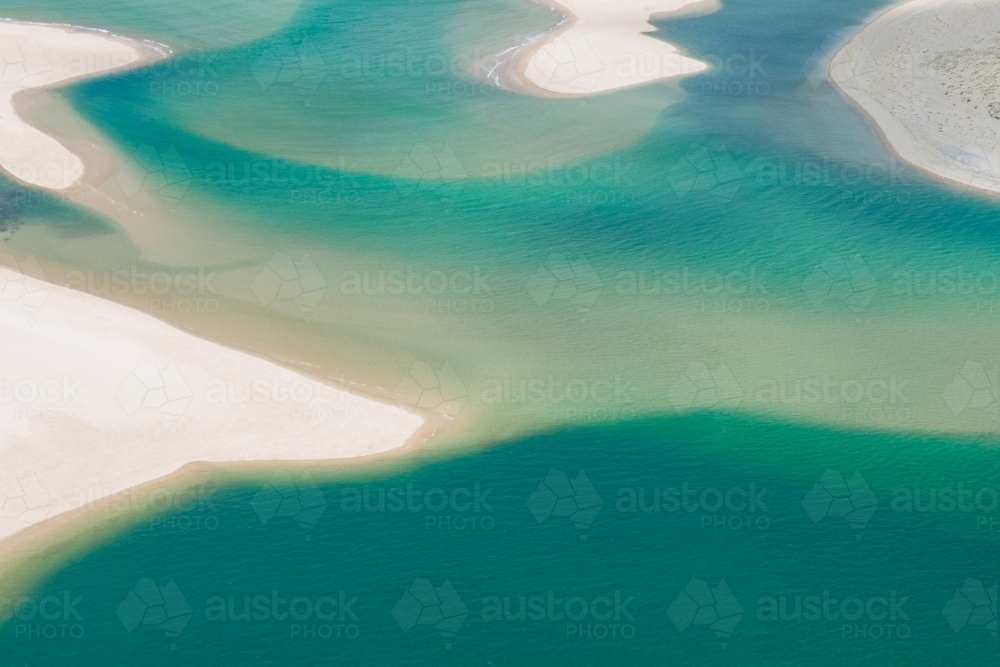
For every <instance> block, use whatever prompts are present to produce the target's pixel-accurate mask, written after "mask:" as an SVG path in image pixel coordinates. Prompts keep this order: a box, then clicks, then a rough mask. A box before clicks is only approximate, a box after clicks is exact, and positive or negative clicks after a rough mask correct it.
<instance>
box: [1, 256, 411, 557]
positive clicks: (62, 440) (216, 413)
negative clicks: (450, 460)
mask: <svg viewBox="0 0 1000 667" xmlns="http://www.w3.org/2000/svg"><path fill="white" fill-rule="evenodd" d="M4 263H5V264H7V265H8V266H9V265H10V258H7V261H5V262H4ZM19 265H20V266H21V268H23V269H25V270H28V267H30V266H31V262H21V263H20V264H19ZM0 332H2V337H0V338H2V345H0V539H4V538H7V537H10V536H12V535H14V534H16V533H18V532H19V531H21V530H23V529H24V528H27V527H28V526H31V525H33V524H36V523H38V522H41V521H44V520H45V519H48V518H49V517H52V516H55V515H57V514H61V513H63V512H66V511H69V510H72V509H75V508H78V507H81V506H83V505H85V504H87V503H90V502H92V501H95V500H99V499H101V498H105V497H108V496H110V495H113V494H115V493H118V492H121V491H123V490H126V489H130V488H132V487H135V486H137V485H140V484H143V483H145V482H149V481H152V480H156V479H159V478H161V477H164V476H166V475H169V474H171V473H173V472H175V471H177V470H178V469H179V468H181V467H182V466H184V465H185V464H187V463H190V462H196V461H205V462H230V461H232V462H248V461H307V460H328V459H343V458H347V457H359V456H365V455H371V454H376V453H380V452H385V451H388V450H392V449H395V448H399V447H402V446H403V444H404V443H406V442H407V441H408V440H409V439H410V438H411V436H413V435H414V433H415V432H416V431H417V429H418V428H419V427H420V426H421V425H422V424H423V419H422V418H421V417H419V416H417V415H414V414H411V413H410V412H408V411H406V410H403V409H401V408H398V407H396V406H393V405H387V404H383V403H380V402H378V401H375V400H372V399H368V398H365V397H362V396H359V395H357V394H354V393H352V392H349V391H346V390H344V389H342V388H337V387H334V386H331V385H328V384H324V383H321V382H317V381H315V380H313V379H311V378H308V377H306V376H304V375H301V374H299V373H295V372H292V371H289V370H287V369H285V368H283V367H280V366H278V365H276V364H273V363H270V362H268V361H264V360H262V359H259V358H257V357H253V356H251V355H249V354H245V353H242V352H238V351H235V350H232V349H229V348H227V347H224V346H222V345H218V344H216V343H212V342H209V341H206V340H202V339H200V338H197V337H195V336H192V335H190V334H187V333H185V332H183V331H181V330H179V329H175V328H174V327H172V326H170V325H168V324H166V323H164V322H162V321H160V320H158V319H156V318H154V317H152V316H149V315H146V314H144V313H141V312H139V311H136V310H132V309H130V308H126V307H124V306H121V305H118V304H116V303H113V302H110V301H106V300H103V299H100V298H97V297H94V296H91V295H88V294H84V293H81V292H76V291H73V290H69V289H66V288H62V287H56V286H54V285H51V284H49V283H47V282H43V281H40V280H35V279H33V278H27V277H25V276H24V275H23V274H22V273H19V272H16V271H12V270H9V269H0Z"/></svg>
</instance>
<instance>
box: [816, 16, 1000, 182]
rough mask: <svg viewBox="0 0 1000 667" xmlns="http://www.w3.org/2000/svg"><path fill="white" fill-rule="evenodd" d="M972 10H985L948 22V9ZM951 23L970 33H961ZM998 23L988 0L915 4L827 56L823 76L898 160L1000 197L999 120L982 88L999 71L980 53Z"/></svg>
mask: <svg viewBox="0 0 1000 667" xmlns="http://www.w3.org/2000/svg"><path fill="white" fill-rule="evenodd" d="M967 11H980V12H982V13H983V14H982V15H981V16H980V17H979V19H980V20H976V19H970V18H968V17H965V16H964V14H963V18H964V20H963V21H962V22H961V23H959V22H958V21H957V17H955V18H956V21H952V22H949V21H948V19H949V18H950V17H949V16H948V14H949V12H956V13H959V12H967ZM990 20H992V23H991V22H990ZM955 23H959V25H960V26H961V28H964V29H965V32H964V33H961V32H960V33H958V34H957V35H956V34H955V32H954V31H953V28H955V25H953V24H955ZM926 24H929V25H926ZM942 26H944V29H942ZM997 29H1000V12H997V11H995V10H993V11H991V7H990V5H989V4H988V3H984V2H979V1H977V0H957V1H956V0H909V1H907V2H903V3H900V4H897V5H894V6H892V7H890V8H888V9H886V10H885V11H883V12H881V13H879V14H878V15H877V16H875V17H874V18H873V19H872V20H870V21H869V22H868V23H867V24H865V25H864V27H863V28H862V29H861V30H860V31H859V32H857V33H856V34H855V35H854V36H852V37H851V38H850V39H849V40H848V41H847V43H846V44H844V46H843V47H842V48H841V49H840V50H839V51H838V52H837V53H836V54H835V55H834V57H833V58H832V59H831V60H830V63H829V65H828V67H827V78H828V79H829V81H830V82H831V84H832V85H833V87H834V88H835V89H836V90H837V91H838V92H839V93H841V94H842V95H843V96H844V97H845V98H847V100H848V101H849V102H851V103H852V104H853V105H854V106H855V107H856V108H858V109H859V110H860V111H861V112H862V114H864V115H865V117H866V118H867V119H868V120H869V122H871V124H872V125H873V127H874V128H875V130H876V131H877V132H878V134H879V137H880V138H881V139H882V142H883V143H884V144H885V145H886V146H887V147H888V148H889V149H890V150H891V151H892V152H893V153H894V154H895V155H896V156H897V157H898V158H899V159H901V160H903V161H904V162H906V163H907V164H909V165H910V166H912V167H914V168H916V169H918V170H919V171H922V172H924V173H926V174H927V175H929V176H931V177H933V178H935V179H937V180H939V181H942V182H944V183H946V184H947V185H948V186H949V187H951V188H952V189H955V190H958V191H966V190H973V191H976V192H979V193H981V194H989V195H994V196H995V195H1000V140H998V139H997V129H1000V119H998V118H997V116H993V115H992V113H993V111H989V109H990V106H991V105H992V104H993V102H991V100H990V97H989V93H990V92H992V91H990V90H988V89H984V87H983V86H982V85H981V81H982V80H987V81H988V80H991V79H995V78H996V75H997V74H1000V71H998V70H994V71H992V72H990V71H986V70H984V69H983V65H984V61H977V60H976V58H975V56H976V55H977V54H981V53H984V52H986V48H981V49H980V50H979V51H977V47H987V46H989V45H988V41H987V40H988V39H989V37H990V35H991V34H995V33H996V30H997ZM991 30H992V32H991ZM931 38H935V39H934V41H931ZM980 40H981V41H980ZM959 54H961V55H959ZM986 64H987V65H991V64H992V63H986ZM996 99H997V101H998V102H1000V98H996ZM994 111H1000V109H996V108H994ZM998 115H1000V114H998Z"/></svg>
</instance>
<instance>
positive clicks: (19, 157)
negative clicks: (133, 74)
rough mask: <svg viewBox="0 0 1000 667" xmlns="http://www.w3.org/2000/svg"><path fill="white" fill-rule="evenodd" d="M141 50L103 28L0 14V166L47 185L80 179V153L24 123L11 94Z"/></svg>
mask: <svg viewBox="0 0 1000 667" xmlns="http://www.w3.org/2000/svg"><path fill="white" fill-rule="evenodd" d="M146 55H147V54H146V52H145V51H144V50H143V49H142V47H141V45H140V44H139V43H138V42H130V41H128V40H125V39H123V38H118V37H114V36H111V35H108V34H105V33H100V32H96V31H84V30H77V29H73V28H70V27H62V26H52V25H39V24H31V23H17V22H14V21H6V20H0V167H3V169H4V171H6V172H8V173H10V174H11V175H13V176H14V177H15V178H17V179H18V180H20V181H23V182H25V183H28V184H29V185H35V186H39V187H43V188H49V189H52V190H63V189H66V188H68V187H70V186H71V185H73V184H74V183H76V182H77V181H78V180H80V178H81V177H82V176H83V162H82V161H81V160H80V158H79V157H77V156H76V155H74V154H73V153H72V152H71V151H70V150H69V149H67V148H66V147H65V146H63V145H62V144H61V143H60V142H59V141H58V140H56V139H55V138H53V137H50V136H48V135H47V134H45V133H43V132H41V131H40V130H37V129H35V128H34V127H32V126H31V125H29V124H28V123H26V122H25V121H24V120H23V119H22V118H21V117H20V116H19V115H18V114H17V111H16V110H15V108H14V96H15V95H16V94H17V93H19V92H21V91H22V90H25V89H28V88H40V87H44V86H53V85H59V84H64V83H66V82H68V81H72V80H75V79H81V78H86V77H89V76H94V75H96V74H100V73H103V72H110V71H112V70H117V69H121V68H123V67H128V66H129V65H132V64H133V63H136V62H138V61H140V60H143V59H145V58H146Z"/></svg>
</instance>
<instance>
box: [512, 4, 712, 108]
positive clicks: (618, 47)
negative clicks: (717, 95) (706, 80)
mask: <svg viewBox="0 0 1000 667" xmlns="http://www.w3.org/2000/svg"><path fill="white" fill-rule="evenodd" d="M545 2H546V4H550V5H552V6H553V7H555V8H557V9H559V10H562V11H564V12H565V13H566V14H567V16H566V19H565V20H564V21H563V22H562V23H560V24H559V25H558V26H556V28H555V29H554V30H553V31H552V32H550V33H548V34H546V35H543V36H542V37H541V38H539V39H538V40H537V41H536V42H534V43H532V44H530V45H529V46H528V47H527V48H526V49H525V50H524V51H523V52H522V53H521V54H520V58H519V62H518V64H517V73H518V74H519V79H521V80H522V81H523V82H524V83H525V84H527V85H529V86H534V87H536V88H538V89H541V90H543V91H545V92H548V93H556V94H559V95H572V96H581V95H592V94H596V93H605V92H609V91H612V90H617V89H620V88H628V87H631V86H636V85H640V84H644V83H650V82H652V81H657V80H660V79H667V78H672V77H678V76H685V75H689V74H696V73H698V72H701V71H703V70H705V69H707V68H708V65H706V64H705V63H703V62H701V61H699V60H695V59H694V58H689V57H687V56H685V55H683V54H681V53H680V52H679V51H678V49H677V47H675V46H673V45H671V44H668V43H667V42H664V41H662V40H660V39H656V38H655V37H651V36H649V35H648V34H645V33H650V32H654V31H655V30H656V28H654V27H653V26H652V25H651V24H650V23H649V20H650V17H652V16H654V15H657V14H666V13H674V12H680V11H682V10H685V9H690V8H691V6H693V5H706V6H709V7H710V8H715V7H717V5H715V4H713V3H711V2H709V3H706V2H704V0H656V1H655V2H653V3H649V2H645V1H643V0H638V1H637V0H622V1H621V2H607V1H606V0H559V1H558V2H553V1H552V0H545Z"/></svg>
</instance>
